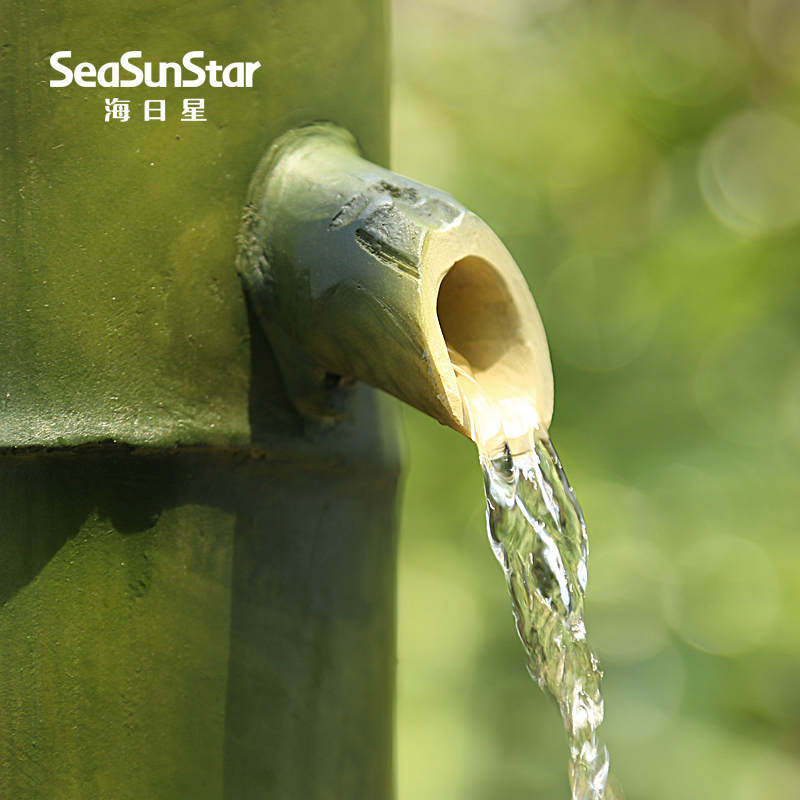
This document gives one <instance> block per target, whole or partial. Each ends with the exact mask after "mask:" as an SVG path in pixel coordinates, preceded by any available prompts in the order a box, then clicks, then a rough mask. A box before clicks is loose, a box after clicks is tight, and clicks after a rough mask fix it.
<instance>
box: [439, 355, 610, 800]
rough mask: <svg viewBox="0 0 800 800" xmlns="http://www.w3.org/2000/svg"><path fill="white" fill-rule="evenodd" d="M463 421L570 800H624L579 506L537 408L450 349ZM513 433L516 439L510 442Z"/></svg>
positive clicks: (490, 527) (491, 533)
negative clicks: (508, 398)
mask: <svg viewBox="0 0 800 800" xmlns="http://www.w3.org/2000/svg"><path fill="white" fill-rule="evenodd" d="M450 355H451V360H452V361H453V365H454V367H455V370H456V377H457V379H458V383H459V388H460V389H461V394H462V398H463V400H464V404H465V423H466V424H467V426H468V427H469V428H470V429H471V431H472V434H473V436H472V438H473V439H474V440H475V441H476V443H477V444H478V447H479V450H480V460H481V466H482V468H483V474H484V486H485V489H486V519H487V527H488V532H489V541H490V543H491V545H492V549H493V550H494V554H495V556H496V557H497V560H498V561H499V562H500V565H501V566H502V567H503V572H504V573H505V575H506V581H507V583H508V589H509V593H510V595H511V603H512V608H513V612H514V618H515V620H516V623H517V631H518V632H519V637H520V639H521V640H522V644H523V646H524V648H525V657H526V658H525V660H526V666H527V668H528V672H530V674H531V676H532V677H533V679H534V680H535V681H536V682H537V683H538V684H539V685H540V686H541V687H542V688H543V689H545V690H547V691H548V692H550V694H551V695H552V696H553V697H554V698H555V700H556V702H557V704H558V707H559V710H560V711H561V716H562V718H563V720H564V725H565V727H566V730H567V738H568V740H569V748H570V756H571V764H570V785H571V786H572V798H573V800H621V796H620V794H617V793H616V792H615V791H614V790H613V789H612V788H611V787H610V786H609V785H608V768H609V759H608V751H607V750H606V747H605V745H604V744H603V743H602V741H601V740H600V739H599V737H598V735H597V729H598V727H599V725H600V723H601V722H602V721H603V699H602V697H601V695H600V677H601V672H600V670H599V668H598V664H597V660H596V659H595V657H594V655H593V654H592V651H591V650H590V649H589V645H588V644H587V641H586V628H585V626H584V621H583V601H584V593H585V591H586V579H587V555H588V540H587V536H586V527H585V525H584V521H583V514H582V513H581V509H580V506H579V505H578V501H577V500H576V498H575V495H574V493H573V491H572V487H571V486H570V485H569V482H568V481H567V478H566V475H565V474H564V471H563V469H562V468H561V463H560V461H559V459H558V456H557V455H556V452H555V450H554V449H553V445H552V444H551V442H550V439H549V436H548V434H547V431H546V430H544V428H543V426H541V425H540V424H539V422H538V420H537V417H536V413H535V409H534V408H533V407H532V406H529V407H527V408H525V404H524V403H520V402H519V398H515V399H514V401H513V402H512V403H504V404H503V405H502V407H501V406H499V405H498V403H497V402H492V401H491V400H489V398H488V397H487V396H486V395H485V394H484V392H483V391H482V390H481V388H480V386H479V385H478V383H477V382H476V381H475V379H474V377H473V375H472V372H471V370H470V368H469V365H468V364H467V362H466V360H464V359H463V358H461V357H460V356H459V355H458V353H456V352H455V351H453V350H451V351H450ZM508 431H512V432H513V436H508V435H507V433H508Z"/></svg>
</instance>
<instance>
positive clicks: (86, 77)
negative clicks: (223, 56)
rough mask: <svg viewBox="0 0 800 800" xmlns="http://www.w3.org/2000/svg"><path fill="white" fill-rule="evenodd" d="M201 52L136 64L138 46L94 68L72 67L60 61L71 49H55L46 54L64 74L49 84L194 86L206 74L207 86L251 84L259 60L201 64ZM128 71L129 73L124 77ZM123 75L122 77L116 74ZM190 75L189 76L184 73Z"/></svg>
mask: <svg viewBox="0 0 800 800" xmlns="http://www.w3.org/2000/svg"><path fill="white" fill-rule="evenodd" d="M204 56H205V52H204V51H203V50H193V51H192V52H190V53H187V54H186V55H185V56H184V57H183V60H182V61H181V63H180V64H178V63H176V62H174V61H168V62H167V61H161V62H159V63H158V64H152V63H151V62H149V61H145V62H144V63H140V64H136V63H135V62H136V61H139V60H140V59H141V57H142V51H141V50H129V51H128V52H127V53H125V54H124V55H123V56H122V58H120V60H119V61H111V62H109V63H108V64H103V65H102V66H101V67H99V68H95V66H94V64H91V63H89V62H88V61H83V62H81V63H80V64H78V65H77V66H76V67H75V68H74V69H72V68H70V67H68V66H67V65H66V64H62V63H61V62H62V61H66V60H68V59H71V58H72V51H71V50H59V51H58V52H57V53H53V55H52V56H50V66H51V67H53V69H55V70H57V71H58V72H60V73H61V74H62V75H63V76H64V77H63V78H62V79H59V80H51V81H50V85H51V86H69V85H70V84H71V83H72V81H73V80H74V81H75V83H77V84H78V86H87V87H92V86H108V87H113V88H117V87H122V88H125V89H127V88H130V87H132V86H140V85H141V84H142V83H144V84H145V85H146V86H170V85H172V86H176V87H182V86H185V87H187V88H194V87H196V86H202V85H203V84H204V83H205V82H206V78H208V85H209V86H232V87H248V86H252V85H253V73H254V72H255V71H256V70H257V69H258V68H259V67H260V66H261V62H260V61H234V62H233V63H231V64H226V65H223V64H217V62H216V61H209V62H208V64H206V65H205V66H202V65H201V63H195V62H196V61H197V62H202V60H203V58H204ZM125 73H128V74H129V75H130V76H131V77H125V76H124V75H125ZM121 75H123V77H120V76H121ZM187 75H191V76H192V77H187Z"/></svg>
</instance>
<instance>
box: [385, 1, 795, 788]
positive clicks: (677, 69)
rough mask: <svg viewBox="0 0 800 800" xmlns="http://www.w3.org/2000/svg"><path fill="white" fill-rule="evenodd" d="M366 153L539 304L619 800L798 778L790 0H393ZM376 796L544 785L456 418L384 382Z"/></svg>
mask: <svg viewBox="0 0 800 800" xmlns="http://www.w3.org/2000/svg"><path fill="white" fill-rule="evenodd" d="M394 14H395V27H394V46H395V85H394V105H393V113H394V119H393V148H394V150H393V167H394V168H395V169H396V170H397V171H399V172H401V173H405V174H409V175H411V176H413V177H415V178H417V179H419V180H422V181H425V182H427V183H431V184H433V185H435V186H438V187H440V188H442V189H444V190H446V191H449V192H451V193H452V194H453V195H455V196H456V197H457V198H458V199H459V200H461V201H462V202H464V203H465V204H466V205H468V206H469V207H471V208H472V209H473V210H474V211H476V212H477V213H478V214H480V215H481V216H482V217H483V218H484V219H486V221H487V222H488V223H489V224H490V225H492V226H493V227H494V229H495V230H496V231H497V232H498V233H499V234H500V236H501V237H502V238H503V239H504V241H505V242H506V244H507V245H508V246H509V249H510V250H511V251H512V253H513V255H514V256H515V257H516V259H517V261H518V263H519V264H520V266H521V267H522V269H523V271H524V272H525V275H526V277H527V279H528V282H529V284H530V286H531V289H532V290H533V293H534V296H535V297H536V299H537V302H538V304H539V308H540V311H541V314H542V318H543V320H544V323H545V327H546V329H547V332H548V337H549V341H550V347H551V351H552V357H553V369H554V372H555V382H556V407H555V419H554V422H553V426H552V429H551V431H552V436H553V440H554V443H555V445H556V447H557V448H558V450H559V453H560V455H561V458H562V461H563V463H564V466H565V469H566V471H567V474H568V475H569V476H570V479H571V481H572V483H573V485H574V487H575V489H576V492H577V495H578V497H579V499H580V501H581V503H582V505H583V508H584V511H585V514H586V519H587V523H588V527H589V535H590V542H591V556H590V564H589V590H588V594H587V624H588V628H589V637H590V641H591V643H592V644H593V647H594V649H595V650H596V652H597V654H598V655H599V657H600V659H601V663H602V666H603V668H604V672H605V679H604V693H605V698H606V723H605V725H604V726H603V728H604V737H605V739H606V741H607V743H608V745H609V747H610V750H611V759H612V771H613V772H614V773H615V774H616V775H617V777H618V778H619V779H620V781H621V783H622V785H623V786H624V788H625V791H626V795H627V797H628V800H694V799H695V798H696V799H697V800H717V798H719V800H773V799H774V800H792V799H793V798H800V624H799V623H800V530H799V529H798V528H799V527H800V526H799V524H798V523H800V320H799V319H798V309H799V308H800V106H798V99H800V3H798V2H797V0H752V1H751V2H750V3H748V2H745V1H744V0H691V2H689V0H687V1H686V2H671V1H670V0H659V2H653V1H652V0H651V1H650V2H648V1H647V0H640V1H637V2H626V1H625V0H603V1H602V2H598V1H597V0H594V2H579V1H578V0H574V1H573V2H570V0H540V1H539V2H537V1H535V0H395V4H394ZM404 413H405V417H406V427H407V431H408V458H409V464H410V471H409V473H408V477H407V482H406V494H405V501H404V507H403V517H402V545H401V569H400V663H399V667H400V671H399V685H400V694H399V708H398V742H399V744H398V750H399V753H398V755H399V796H400V800H420V799H421V798H430V799H431V800H515V799H516V798H520V799H521V798H536V799H537V800H550V799H551V798H552V799H553V800H555V799H556V798H558V799H559V800H564V799H565V798H567V797H568V796H569V789H568V783H567V746H566V740H565V736H564V733H563V729H562V727H561V722H560V719H559V717H558V714H557V711H556V708H555V706H554V705H553V704H552V702H551V701H550V700H549V699H548V698H547V697H545V696H544V695H543V694H542V692H541V691H540V690H539V689H538V688H537V687H536V686H535V684H534V683H533V682H532V681H531V680H530V678H529V677H528V675H527V673H526V672H525V669H524V667H523V660H522V648H521V645H520V643H519V641H518V640H517V637H516V633H515V630H514V627H513V622H512V618H511V612H510V606H509V602H508V599H507V597H506V589H505V584H504V580H503V576H502V572H501V570H500V568H499V566H498V565H497V564H496V562H495V561H494V559H493V556H492V554H491V551H490V549H489V546H488V544H487V542H486V536H485V533H484V530H483V524H484V522H483V497H482V485H481V478H480V473H479V469H478V463H477V458H476V453H475V450H474V447H473V446H472V444H471V443H470V442H468V441H466V440H465V439H462V438H461V437H459V436H458V435H457V434H455V433H453V432H452V431H450V430H446V429H444V428H440V427H439V426H438V425H437V424H436V423H435V422H434V421H433V420H431V419H427V418H425V417H423V416H422V415H420V414H418V413H416V412H414V411H412V410H409V409H405V410H404Z"/></svg>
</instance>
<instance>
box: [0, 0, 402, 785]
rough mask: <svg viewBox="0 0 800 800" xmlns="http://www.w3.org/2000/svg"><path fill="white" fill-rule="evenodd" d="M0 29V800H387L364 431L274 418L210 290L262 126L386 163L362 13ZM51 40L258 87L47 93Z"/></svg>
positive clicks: (376, 79) (374, 438)
mask: <svg viewBox="0 0 800 800" xmlns="http://www.w3.org/2000/svg"><path fill="white" fill-rule="evenodd" d="M0 19H2V25H3V28H4V31H3V37H4V39H3V40H2V41H0V65H2V66H1V67H0V82H2V83H1V84H0V237H2V239H1V240H0V241H1V242H2V244H1V245H0V246H1V247H2V276H1V278H0V280H1V281H2V290H1V291H0V510H1V511H2V513H1V514H0V602H2V606H1V607H0V707H2V709H3V713H2V714H0V797H19V798H26V800H39V798H41V800H45V798H46V799H47V800H52V798H59V800H62V799H63V800H78V799H79V798H80V800H86V798H104V799H105V798H115V799H117V800H127V799H128V798H131V800H132V799H133V798H136V800H140V799H141V798H143V797H144V798H159V799H161V798H163V799H164V800H179V799H180V800H182V799H183V798H191V799H192V800H205V798H209V800H210V799H211V798H214V800H218V799H219V798H224V799H225V800H244V799H245V798H247V799H249V798H256V797H257V798H276V800H277V798H280V799H281V800H294V799H296V800H301V798H302V800H317V799H319V800H322V799H323V798H325V799H326V800H327V799H328V798H330V799H331V800H333V798H337V799H338V798H345V797H346V798H370V799H371V800H381V799H382V798H389V797H390V796H391V784H392V778H391V750H392V746H391V728H392V704H393V700H392V698H393V688H394V687H393V675H394V575H395V568H396V564H395V542H394V529H395V524H394V494H395V485H396V478H397V472H398V459H397V450H396V445H395V438H394V435H393V416H392V411H391V409H390V408H388V407H387V405H386V401H385V400H382V399H380V398H379V397H378V395H377V393H375V392H373V390H371V389H369V388H367V387H360V388H358V389H356V390H354V391H352V392H350V396H349V399H348V400H347V411H346V414H345V418H344V419H343V421H342V422H340V423H338V424H337V425H334V426H327V427H326V426H323V425H321V424H317V423H314V422H310V421H308V420H305V419H303V418H301V417H300V416H299V415H298V414H297V413H296V412H295V411H294V408H293V406H292V404H291V403H290V401H289V400H288V399H287V396H286V393H285V391H284V389H283V386H282V384H281V380H280V378H279V373H278V369H277V366H276V364H275V361H274V358H273V356H272V354H271V351H270V348H269V345H268V343H267V342H266V339H265V338H264V336H263V334H262V333H261V331H260V329H259V327H258V325H256V324H252V323H251V321H250V318H249V315H248V311H247V307H246V303H245V300H244V296H243V292H242V288H241V285H240V282H239V279H238V277H237V275H236V272H235V269H234V257H235V252H236V241H235V239H236V234H237V231H238V228H239V223H240V215H241V208H242V204H243V202H244V198H245V196H246V191H247V185H248V183H249V181H250V179H251V176H252V174H253V171H254V169H255V167H256V165H257V164H258V162H259V159H260V158H261V156H262V155H263V153H264V152H265V151H266V149H267V148H268V146H269V145H270V143H271V142H272V141H273V140H274V139H275V138H276V137H277V136H279V135H281V134H282V133H283V132H284V131H286V130H287V129H289V128H292V127H296V126H298V125H302V124H305V123H308V122H312V121H316V120H329V121H331V122H334V123H336V124H338V125H341V126H342V127H345V128H347V129H348V130H350V131H352V132H353V133H354V134H355V136H356V137H357V139H358V141H359V143H360V145H361V147H362V148H363V150H364V152H365V154H367V155H368V157H369V158H371V159H372V160H374V161H377V162H378V163H385V162H386V154H387V144H386V143H387V42H386V24H387V10H386V7H385V4H384V3H383V2H382V0H375V1H373V0H347V1H346V0H317V2H311V0H293V1H292V2H288V0H283V1H281V2H279V1H277V0H264V1H263V2H259V3H256V2H247V1H246V2H243V3H237V4H235V5H234V4H232V3H229V2H221V1H220V0H208V2H201V3H198V2H192V3H189V2H178V3H173V4H169V5H168V6H167V7H165V6H164V4H161V3H151V2H146V3H141V2H138V3H134V2H132V0H123V1H122V2H118V3H115V4H113V5H111V6H109V5H108V4H106V3H100V2H97V0H88V1H87V0H84V2H82V3H66V2H56V3H53V4H49V5H47V6H45V7H41V6H33V5H31V4H29V3H24V2H21V1H19V0H3V3H2V7H1V8H0ZM64 50H69V51H71V52H72V53H73V56H74V58H73V59H72V60H71V61H70V62H69V63H70V64H71V65H72V66H73V67H74V66H75V65H76V64H77V63H78V62H80V61H86V62H90V63H93V64H94V65H97V66H99V65H102V64H104V63H109V62H115V61H119V60H120V57H121V56H122V54H123V53H125V52H127V51H131V50H132V51H142V52H143V54H144V58H143V59H142V60H148V61H151V62H159V61H180V60H181V58H182V57H183V55H184V54H185V53H186V52H189V51H194V50H203V51H205V56H206V60H209V59H212V58H213V59H215V60H216V61H217V62H218V63H224V64H228V63H231V62H248V61H249V62H255V61H260V63H261V67H260V69H259V71H257V72H256V73H255V74H254V81H253V87H252V88H211V87H208V86H204V87H201V88H199V89H190V90H187V89H185V88H173V87H167V88H151V87H146V86H139V87H133V88H125V89H122V88H119V89H116V88H108V89H106V88H99V87H95V88H87V87H81V86H77V85H76V84H75V83H73V84H72V85H70V86H68V87H64V88H56V87H51V86H50V85H49V81H50V80H51V79H54V78H58V77H60V76H59V74H58V73H56V72H55V71H54V70H53V69H52V67H51V65H50V62H49V58H50V56H51V55H52V54H53V53H55V52H57V51H64ZM113 96H117V97H119V98H123V99H126V100H129V101H130V109H131V119H130V120H128V121H126V122H122V121H119V120H113V119H112V120H110V121H109V122H105V120H104V116H105V100H106V99H107V98H109V97H113ZM186 97H201V98H204V100H205V109H206V112H205V116H206V117H207V120H208V121H207V122H197V123H193V122H185V123H184V122H182V121H181V115H180V110H181V106H182V101H183V99H184V98H186ZM151 99H163V100H164V101H165V103H166V109H167V118H166V120H165V121H164V122H153V121H150V122H145V121H144V120H143V119H142V113H143V104H144V101H146V100H151Z"/></svg>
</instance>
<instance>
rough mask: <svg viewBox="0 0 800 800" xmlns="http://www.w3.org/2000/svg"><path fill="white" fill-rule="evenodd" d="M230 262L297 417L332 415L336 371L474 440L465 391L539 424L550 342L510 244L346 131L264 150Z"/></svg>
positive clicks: (547, 397) (545, 412)
mask: <svg viewBox="0 0 800 800" xmlns="http://www.w3.org/2000/svg"><path fill="white" fill-rule="evenodd" d="M238 267H239V271H240V273H241V275H242V277H243V280H244V282H245V286H246V287H247V289H248V292H249V295H250V297H251V300H252V303H253V305H254V307H255V310H256V312H257V314H258V316H259V319H260V321H261V323H262V324H263V326H264V328H265V330H266V332H267V335H268V337H269V339H270V342H271V344H272V347H273V349H274V351H275V355H276V358H277V359H278V361H279V363H280V366H281V369H282V372H283V376H284V381H285V383H286V388H287V391H288V392H289V394H290V396H291V398H292V401H293V402H294V404H295V406H296V408H297V409H298V410H299V411H301V412H302V413H304V414H307V415H309V416H312V417H316V418H322V419H332V418H335V417H336V416H337V414H339V413H340V409H339V408H337V395H336V391H335V390H332V386H333V384H335V383H336V381H332V380H331V377H332V376H344V377H347V378H354V379H357V380H361V381H364V382H366V383H368V384H370V385H371V386H374V387H377V388H380V389H383V390H385V391H387V392H390V393H391V394H393V395H395V396H396V397H399V398H400V399H401V400H404V401H405V402H407V403H409V404H410V405H412V406H414V407H415V408H418V409H419V410H421V411H424V412H425V413H427V414H430V415H431V416H432V417H434V418H435V419H437V420H439V422H441V423H443V424H444V425H449V426H450V427H451V428H454V429H455V430H457V431H459V432H461V433H463V434H465V435H467V436H470V437H471V438H475V437H476V432H475V431H476V427H477V428H478V429H480V428H481V421H480V420H477V421H476V420H475V419H474V415H475V414H478V415H481V414H482V413H483V412H482V410H481V409H482V408H483V406H482V405H481V403H480V402H471V399H470V397H469V396H467V397H466V400H467V401H468V402H465V392H466V393H467V395H469V394H470V392H472V391H473V390H475V391H476V392H477V394H478V395H480V396H481V397H483V398H487V399H488V400H489V401H490V405H493V406H494V407H496V408H497V409H499V410H500V415H501V417H502V418H503V420H504V424H505V425H511V426H512V427H513V424H514V422H513V420H514V419H515V418H517V417H518V414H517V411H518V410H519V408H520V406H524V407H525V408H526V409H528V417H529V418H530V416H531V414H534V415H535V419H536V420H537V422H538V423H539V424H540V425H542V426H545V427H546V426H547V425H548V424H549V422H550V418H551V416H552V410H553V378H552V371H551V367H550V357H549V353H548V349H547V341H546V338H545V334H544V329H543V327H542V323H541V320H540V318H539V313H538V311H537V309H536V304H535V303H534V300H533V297H532V296H531V294H530V291H529V290H528V287H527V284H526V283H525V279H524V278H523V276H522V274H521V273H520V271H519V268H518V267H517V265H516V264H515V262H514V260H513V259H512V257H511V255H510V254H509V252H508V250H506V248H505V246H504V245H503V244H502V242H501V241H500V240H499V239H498V238H497V236H496V235H495V233H494V232H493V231H492V230H491V229H490V228H489V226H488V225H486V223H485V222H483V220H481V219H480V218H479V217H477V216H476V215H475V214H473V213H472V212H470V211H468V210H467V209H466V208H464V206H462V205H460V204H459V203H458V202H456V201H455V200H454V199H453V198H452V197H450V196H449V195H447V194H445V193H443V192H440V191H438V190H436V189H432V188H430V187H428V186H424V185H423V184H420V183H416V182H415V181H411V180H409V179H408V178H404V177H402V176H400V175H396V174H395V173H393V172H390V171H389V170H386V169H383V168H382V167H379V166H377V165H375V164H372V163H370V162H369V161H366V160H364V159H363V158H361V157H360V155H359V151H358V147H357V145H356V142H355V140H354V139H353V138H352V136H350V134H349V133H347V132H346V131H344V130H342V129H340V128H337V127H335V126H333V125H328V124H319V125H312V126H309V127H306V128H301V129H299V130H295V131H291V132H290V133H288V134H285V135H284V136H283V137H282V138H281V139H279V140H278V141H277V142H276V143H275V145H273V147H272V148H271V150H270V151H269V153H268V154H267V155H266V157H265V158H264V160H263V161H262V163H261V165H260V167H259V169H258V171H257V173H256V175H255V177H254V179H253V182H252V184H251V187H250V193H249V197H248V204H247V207H246V210H245V216H244V223H243V229H242V235H241V241H240V253H239V259H238ZM470 387H472V388H470ZM467 406H471V407H472V414H473V419H472V420H470V417H469V413H468V409H467ZM487 413H488V412H487ZM476 423H477V426H476ZM484 427H485V426H484ZM506 433H507V434H509V435H512V436H513V435H514V433H513V432H510V431H506Z"/></svg>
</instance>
